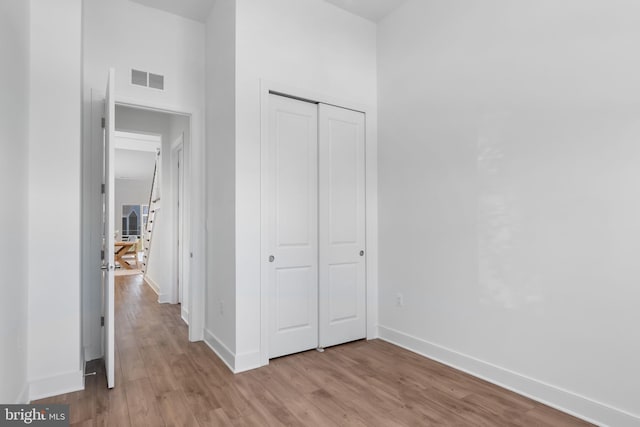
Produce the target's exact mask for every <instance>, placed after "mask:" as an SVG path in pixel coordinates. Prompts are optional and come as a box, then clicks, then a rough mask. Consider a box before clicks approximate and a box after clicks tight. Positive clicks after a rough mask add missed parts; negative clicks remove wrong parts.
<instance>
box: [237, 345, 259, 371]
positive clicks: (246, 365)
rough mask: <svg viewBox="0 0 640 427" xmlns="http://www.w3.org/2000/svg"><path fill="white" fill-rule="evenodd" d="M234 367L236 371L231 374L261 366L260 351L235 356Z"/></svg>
mask: <svg viewBox="0 0 640 427" xmlns="http://www.w3.org/2000/svg"><path fill="white" fill-rule="evenodd" d="M235 366H236V369H235V370H234V371H233V372H234V373H236V374H238V373H240V372H245V371H250V370H252V369H256V368H259V367H261V366H263V365H262V361H261V354H260V350H256V351H250V352H246V353H240V354H237V355H236V364H235Z"/></svg>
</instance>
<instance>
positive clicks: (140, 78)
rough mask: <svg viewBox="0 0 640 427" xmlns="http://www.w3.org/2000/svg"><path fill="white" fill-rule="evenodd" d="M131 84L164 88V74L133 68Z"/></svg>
mask: <svg viewBox="0 0 640 427" xmlns="http://www.w3.org/2000/svg"><path fill="white" fill-rule="evenodd" d="M131 84H132V85H136V86H144V87H150V88H153V89H160V90H164V76H163V75H161V74H153V73H149V72H147V71H140V70H135V69H133V68H132V69H131Z"/></svg>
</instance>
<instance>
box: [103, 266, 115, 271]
mask: <svg viewBox="0 0 640 427" xmlns="http://www.w3.org/2000/svg"><path fill="white" fill-rule="evenodd" d="M113 269H114V267H113V265H103V266H101V267H100V270H102V271H107V270H113Z"/></svg>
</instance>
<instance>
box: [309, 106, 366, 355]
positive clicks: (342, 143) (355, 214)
mask: <svg viewBox="0 0 640 427" xmlns="http://www.w3.org/2000/svg"><path fill="white" fill-rule="evenodd" d="M364 120H365V118H364V114H363V113H360V112H357V111H353V110H347V109H345V108H339V107H335V106H332V105H325V104H320V106H319V135H320V136H319V142H318V144H319V149H318V152H319V163H320V170H319V174H320V178H319V189H320V191H319V206H320V214H319V230H320V236H319V245H320V253H319V256H320V264H319V283H320V284H319V289H320V290H319V299H320V308H319V310H320V347H329V346H332V345H336V344H342V343H345V342H349V341H353V340H357V339H361V338H365V336H366V334H367V322H366V315H367V313H366V265H365V262H366V261H365V260H366V258H365V252H364V249H365V121H364Z"/></svg>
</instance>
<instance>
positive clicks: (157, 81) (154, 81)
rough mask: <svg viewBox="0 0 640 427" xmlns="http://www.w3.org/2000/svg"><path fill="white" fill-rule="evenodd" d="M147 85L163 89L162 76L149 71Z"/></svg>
mask: <svg viewBox="0 0 640 427" xmlns="http://www.w3.org/2000/svg"><path fill="white" fill-rule="evenodd" d="M149 87H152V88H154V89H160V90H164V76H161V75H160V74H153V73H149Z"/></svg>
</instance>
